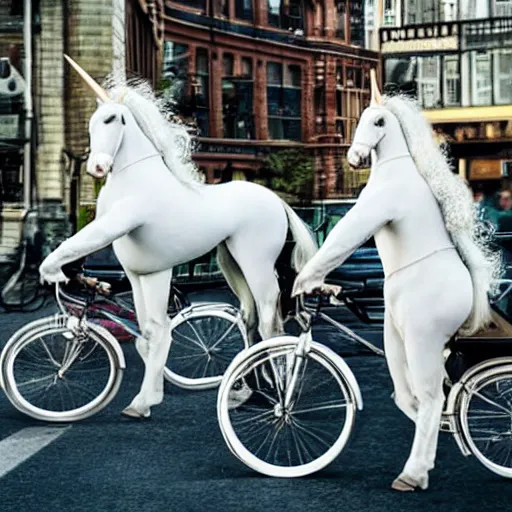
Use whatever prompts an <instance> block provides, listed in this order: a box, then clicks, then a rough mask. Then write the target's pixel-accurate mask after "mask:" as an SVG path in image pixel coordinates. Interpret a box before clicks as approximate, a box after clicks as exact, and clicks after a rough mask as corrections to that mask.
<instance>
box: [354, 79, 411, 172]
mask: <svg viewBox="0 0 512 512" xmlns="http://www.w3.org/2000/svg"><path fill="white" fill-rule="evenodd" d="M371 82H372V99H371V103H370V106H369V107H368V108H367V109H365V110H364V112H363V113H362V114H361V118H360V119H359V123H358V125H357V128H356V132H355V134H354V139H353V141H352V145H351V146H350V148H349V150H348V153H347V160H348V163H349V164H350V165H351V166H352V167H354V168H356V169H357V168H359V167H361V166H362V165H364V164H365V162H366V161H368V159H369V158H370V155H371V152H372V150H375V151H377V149H378V147H379V144H381V142H382V141H383V139H385V138H387V139H389V140H392V141H394V142H395V141H397V138H398V137H400V138H401V139H404V136H403V133H402V129H401V127H400V123H399V121H398V119H397V118H396V116H395V115H394V114H393V113H391V112H390V111H389V109H387V108H386V106H385V105H384V100H383V98H382V96H381V94H380V91H379V88H378V85H377V79H376V76H375V70H373V69H372V70H371Z"/></svg>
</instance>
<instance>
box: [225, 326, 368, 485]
mask: <svg viewBox="0 0 512 512" xmlns="http://www.w3.org/2000/svg"><path fill="white" fill-rule="evenodd" d="M298 340H299V338H296V337H292V336H281V337H279V338H274V339H271V340H267V341H264V342H261V343H258V344H257V345H255V346H253V347H251V348H250V349H249V350H247V351H245V352H243V353H241V354H239V355H238V356H237V357H236V358H235V360H233V362H232V363H231V365H230V367H229V368H228V369H227V371H226V373H225V375H224V379H223V381H222V384H221V386H220V389H219V394H218V400H217V416H218V420H219V426H220V429H221V432H222V436H223V438H224V440H225V442H226V444H227V445H228V447H229V449H230V450H231V452H232V453H233V454H234V455H235V456H236V457H237V458H238V459H239V460H241V461H242V462H243V463H244V464H246V465H247V466H248V467H250V468H251V469H253V470H255V471H257V472H259V473H262V474H265V475H267V476H272V477H279V478H296V477H301V476H305V475H309V474H311V473H314V472H316V471H319V470H321V469H323V468H324V467H325V466H327V465H328V464H330V463H331V462H333V461H334V459H335V458H336V457H337V456H338V455H339V454H340V453H341V451H342V450H343V448H344V447H345V445H346V443H347V442H348V440H349V437H350V434H351V432H352V429H353V426H354V422H355V417H356V410H357V409H358V408H362V400H361V397H360V391H359V387H358V385H357V381H356V380H355V377H354V376H353V374H352V372H351V371H350V369H349V368H348V366H347V365H346V364H345V363H344V362H343V360H342V359H341V358H340V357H339V356H338V355H336V354H335V353H334V352H332V351H331V350H330V349H328V348H327V347H325V346H323V345H320V344H318V343H315V342H312V344H311V349H310V351H309V352H308V353H307V354H305V356H304V366H303V368H304V373H302V374H301V380H300V381H298V382H300V385H299V391H298V393H297V395H296V397H295V398H294V400H293V402H292V405H291V406H290V409H289V410H285V411H284V412H283V411H281V412H279V411H278V408H277V406H278V405H279V404H280V399H279V391H278V390H279V389H282V391H281V395H283V394H285V392H286V387H285V383H286V382H289V381H288V378H289V375H290V373H289V372H288V370H285V371H284V372H283V373H282V374H281V378H280V380H279V382H277V380H275V379H274V381H273V386H271V385H270V384H269V380H268V375H269V372H268V371H267V372H265V368H264V365H268V364H272V363H270V362H271V361H273V362H274V363H275V364H277V367H278V368H282V367H283V365H284V366H285V367H287V365H288V364H290V363H289V362H288V361H289V359H288V358H291V357H293V354H294V351H295V350H296V348H297V344H298ZM279 358H282V361H283V362H280V361H279ZM311 362H312V363H313V364H312V365H311V366H310V368H312V369H313V370H314V371H312V372H310V373H309V374H308V375H307V376H306V370H307V368H308V364H309V363H311ZM317 370H318V371H319V372H320V373H318V371H317ZM265 373H266V374H267V377H266V378H265V377H263V376H264V375H265ZM277 373H280V372H277ZM257 375H259V377H257ZM270 375H272V372H270ZM315 375H323V376H324V377H326V378H328V379H329V381H330V382H331V384H334V386H337V391H336V393H337V395H336V396H335V398H334V400H333V399H332V398H329V396H328V397H327V399H326V398H325V396H327V395H325V394H324V393H325V390H323V389H320V388H318V387H315V386H316V385H315V386H309V384H308V389H305V388H304V386H305V383H306V382H313V380H311V379H315ZM274 377H275V373H274ZM251 379H252V386H250V387H251V390H252V393H251V396H250V397H249V398H248V399H247V400H246V401H245V402H244V403H242V404H241V405H239V406H238V407H236V408H233V407H232V406H231V404H230V395H231V393H232V390H235V389H237V388H240V383H241V382H243V383H245V382H246V381H249V380H251ZM257 381H259V384H257ZM326 382H327V381H326ZM237 384H238V385H237ZM283 386H284V387H283ZM274 395H275V396H274ZM276 397H277V398H276ZM340 397H341V399H340ZM308 399H310V400H311V403H312V405H311V406H308V405H307V402H308ZM317 399H318V400H317ZM295 407H298V409H295V411H294V410H293V408H295ZM265 408H267V409H268V410H267V411H265V412H260V409H261V410H263V409H265ZM254 411H255V414H256V416H255V417H254V418H252V417H251V414H253V413H254ZM343 411H345V412H343ZM294 415H295V416H294ZM298 417H300V419H299V418H298ZM294 422H295V423H294ZM320 427H321V428H320ZM329 428H331V429H332V434H331V433H329V432H328V429H329ZM308 429H309V430H308ZM297 433H300V434H301V436H302V439H301V440H300V442H299V440H297ZM271 434H272V435H271ZM258 436H259V437H260V438H262V441H261V444H260V439H258ZM278 436H280V439H278ZM305 439H308V441H307V443H308V444H309V446H308V447H306V448H305V446H306V445H305V444H303V443H304V440H305ZM268 440H271V442H270V444H269V446H268V447H267V449H266V451H267V453H266V455H263V452H265V448H264V445H265V443H266V442H267V441H268ZM256 447H257V448H256ZM278 459H279V460H278Z"/></svg>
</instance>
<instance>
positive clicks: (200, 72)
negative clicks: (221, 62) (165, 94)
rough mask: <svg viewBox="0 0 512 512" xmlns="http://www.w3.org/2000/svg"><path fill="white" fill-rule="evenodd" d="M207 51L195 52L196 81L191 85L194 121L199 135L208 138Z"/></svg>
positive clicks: (208, 90) (199, 50)
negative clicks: (193, 100)
mask: <svg viewBox="0 0 512 512" xmlns="http://www.w3.org/2000/svg"><path fill="white" fill-rule="evenodd" d="M209 75H210V74H209V62H208V51H207V50H205V49H204V48H198V49H197V50H196V79H195V81H194V83H193V88H194V91H193V93H194V97H195V103H196V120H197V128H198V130H199V135H200V136H201V137H208V135H209V133H210V130H209V120H210V76H209Z"/></svg>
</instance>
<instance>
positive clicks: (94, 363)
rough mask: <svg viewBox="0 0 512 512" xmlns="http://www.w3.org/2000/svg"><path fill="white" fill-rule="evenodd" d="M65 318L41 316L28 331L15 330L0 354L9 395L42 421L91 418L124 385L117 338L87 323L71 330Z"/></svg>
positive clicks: (122, 366) (122, 362)
mask: <svg viewBox="0 0 512 512" xmlns="http://www.w3.org/2000/svg"><path fill="white" fill-rule="evenodd" d="M64 318H65V317H64V316H63V317H56V318H54V319H53V320H54V321H53V322H51V321H50V322H48V323H45V322H44V321H43V322H41V321H39V325H36V326H35V327H34V328H33V329H31V330H28V331H26V332H25V334H24V335H22V336H17V335H16V334H15V335H14V336H13V338H12V339H11V340H10V342H8V344H7V345H6V347H5V349H4V351H3V353H2V359H1V362H2V367H1V371H2V383H3V387H4V391H5V394H6V395H7V398H8V399H9V400H10V402H11V403H12V404H13V405H14V407H16V408H17V409H18V410H19V411H21V412H22V413H24V414H27V415H28V416H31V417H32V418H35V419H38V420H43V421H49V422H72V421H78V420H82V419H85V418H88V417H89V416H92V415H93V414H96V413H97V412H99V411H100V410H101V409H103V408H104V407H105V406H106V405H107V404H108V403H109V402H110V401H111V400H112V399H113V398H114V396H115V395H116V393H117V390H118V389H119V385H120V384H121V379H122V376H123V369H124V359H123V358H122V353H121V355H120V354H119V352H118V351H116V349H115V348H114V347H115V344H116V343H117V342H116V341H115V339H114V340H112V339H111V338H112V337H111V335H110V334H109V333H108V332H106V331H105V330H104V329H102V328H101V327H98V326H95V325H93V324H89V323H87V324H86V325H85V326H83V327H81V328H80V329H78V330H77V329H74V330H71V329H70V328H68V327H67V325H65V324H64V320H63V319H64ZM44 320H47V319H44ZM63 324H64V325H63Z"/></svg>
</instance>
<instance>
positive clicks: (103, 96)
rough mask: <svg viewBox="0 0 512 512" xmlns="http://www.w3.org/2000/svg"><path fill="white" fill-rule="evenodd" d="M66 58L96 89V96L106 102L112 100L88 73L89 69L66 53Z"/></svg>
mask: <svg viewBox="0 0 512 512" xmlns="http://www.w3.org/2000/svg"><path fill="white" fill-rule="evenodd" d="M64 58H65V59H66V60H67V61H68V62H69V63H70V64H71V66H72V67H73V68H75V70H76V72H77V73H78V74H79V75H80V76H81V77H82V78H83V79H84V81H85V83H86V84H87V85H88V86H89V87H90V88H91V89H92V90H93V91H94V93H95V94H96V96H98V98H99V99H100V100H101V101H104V102H105V103H106V102H108V101H110V98H109V97H108V94H107V92H106V91H105V89H103V88H102V87H101V86H100V85H99V84H98V83H96V82H95V81H94V79H93V78H92V77H91V76H90V75H89V73H87V71H85V70H83V69H82V68H81V67H80V66H79V65H78V64H77V63H76V62H75V61H74V60H73V59H72V58H71V57H68V56H67V55H66V54H64Z"/></svg>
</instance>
